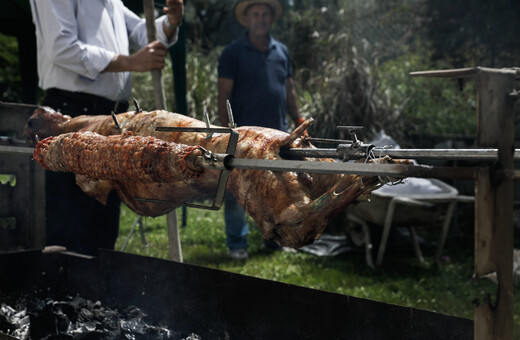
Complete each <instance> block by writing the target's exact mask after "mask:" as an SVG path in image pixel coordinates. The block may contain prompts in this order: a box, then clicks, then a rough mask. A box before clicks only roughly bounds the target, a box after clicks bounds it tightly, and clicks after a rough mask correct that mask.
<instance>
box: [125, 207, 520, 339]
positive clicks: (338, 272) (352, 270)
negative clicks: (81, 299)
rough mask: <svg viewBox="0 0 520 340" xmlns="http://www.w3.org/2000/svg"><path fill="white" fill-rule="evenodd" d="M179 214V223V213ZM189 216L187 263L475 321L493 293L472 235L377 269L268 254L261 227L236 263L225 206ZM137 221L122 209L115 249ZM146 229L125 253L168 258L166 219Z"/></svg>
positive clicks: (518, 327)
mask: <svg viewBox="0 0 520 340" xmlns="http://www.w3.org/2000/svg"><path fill="white" fill-rule="evenodd" d="M177 212H178V215H179V216H178V217H179V221H180V218H181V216H180V215H181V210H180V209H178V210H177ZM187 217H188V219H187V226H186V227H181V228H180V238H181V244H182V253H183V258H184V262H185V263H189V264H195V265H200V266H205V267H210V268H216V269H219V270H224V271H229V272H234V273H239V274H243V275H249V276H254V277H259V278H263V279H268V280H274V281H279V282H284V283H289V284H294V285H298V286H303V287H308V288H314V289H319V290H323V291H328V292H334V293H339V294H345V295H350V296H355V297H360V298H367V299H371V300H376V301H382V302H386V303H391V304H397V305H401V306H409V307H415V308H419V309H425V310H429V311H435V312H439V313H443V314H448V315H453V316H459V317H465V318H469V319H473V303H472V301H473V300H474V299H475V298H482V297H483V296H484V293H485V292H491V293H493V292H494V291H495V287H494V283H492V282H491V281H489V280H485V279H483V280H474V279H472V274H473V257H472V254H473V248H472V246H473V245H472V242H471V240H457V241H456V242H453V241H452V242H448V244H447V246H446V247H445V249H444V252H443V260H442V262H441V263H440V265H438V266H435V265H433V264H432V254H430V253H427V252H425V258H426V261H425V263H423V264H420V263H419V262H418V260H417V259H416V258H415V256H414V255H413V253H412V252H411V249H412V247H411V246H410V252H403V251H400V252H396V251H390V250H389V251H388V252H387V254H386V255H385V261H384V265H383V266H382V267H381V268H378V269H376V270H373V269H370V268H369V267H367V266H366V264H365V260H364V256H363V254H362V253H354V252H350V253H346V254H343V255H340V256H336V257H317V256H314V255H310V254H307V253H304V252H301V251H300V252H298V253H296V254H291V253H285V252H271V251H267V250H265V249H262V248H261V245H262V243H263V242H262V237H261V234H260V231H259V230H258V228H256V227H252V228H250V234H249V239H248V240H249V244H250V247H249V250H248V253H249V255H250V256H249V259H248V260H246V261H233V260H230V259H229V258H228V257H227V247H226V242H225V232H224V229H225V227H224V219H223V212H222V211H207V210H199V209H188V210H187ZM135 218H136V215H135V214H134V213H133V212H131V211H130V210H129V209H128V208H126V207H123V211H122V214H121V229H120V237H119V239H118V241H117V244H116V249H118V250H119V249H120V248H121V245H122V244H123V242H124V240H125V238H126V236H127V234H128V232H129V231H130V228H131V226H132V224H133V222H134V220H135ZM250 222H251V221H250ZM179 223H180V222H179ZM252 224H253V223H252V222H251V223H250V225H252ZM179 225H180V224H179ZM144 233H145V238H146V242H145V243H143V242H142V240H141V237H140V233H139V232H138V231H136V232H135V233H134V234H133V236H132V237H131V239H130V242H129V243H128V246H127V248H126V250H125V251H126V252H130V253H135V254H140V255H146V256H153V257H158V258H163V259H166V258H167V257H168V238H167V233H166V218H165V217H164V216H163V217H158V218H145V219H144ZM514 294H515V300H514V323H515V337H516V338H518V336H519V335H520V289H519V288H515V291H514Z"/></svg>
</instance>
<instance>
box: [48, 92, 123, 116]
mask: <svg viewBox="0 0 520 340" xmlns="http://www.w3.org/2000/svg"><path fill="white" fill-rule="evenodd" d="M46 93H47V95H51V96H57V97H62V98H66V99H69V100H71V101H74V102H76V103H78V104H81V105H84V106H85V107H89V108H91V110H92V112H96V111H98V112H96V113H100V112H104V111H107V110H108V111H110V110H113V111H114V112H115V113H120V112H125V111H126V110H127V109H128V101H113V100H110V99H106V98H103V97H100V96H96V95H94V94H89V93H84V92H72V91H66V90H62V89H57V88H51V89H48V90H47V91H46Z"/></svg>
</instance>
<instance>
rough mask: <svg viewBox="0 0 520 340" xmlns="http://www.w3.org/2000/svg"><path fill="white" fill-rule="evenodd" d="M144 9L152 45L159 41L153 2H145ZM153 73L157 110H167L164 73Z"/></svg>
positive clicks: (149, 40)
mask: <svg viewBox="0 0 520 340" xmlns="http://www.w3.org/2000/svg"><path fill="white" fill-rule="evenodd" d="M143 8H144V16H145V18H146V32H147V34H148V43H151V42H152V41H155V40H157V31H156V30H155V13H154V5H153V0H143ZM151 73H152V82H153V90H154V95H155V106H156V109H159V110H166V100H165V98H164V88H163V85H162V72H161V70H160V69H156V70H152V71H151Z"/></svg>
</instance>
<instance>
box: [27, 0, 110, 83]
mask: <svg viewBox="0 0 520 340" xmlns="http://www.w3.org/2000/svg"><path fill="white" fill-rule="evenodd" d="M32 5H33V11H34V12H36V13H33V17H34V18H37V19H36V20H35V24H36V25H37V30H39V31H40V34H41V37H40V38H41V40H42V46H43V51H41V52H43V53H45V55H46V57H47V58H48V60H50V61H51V62H52V63H54V64H56V65H59V66H60V67H62V68H64V69H66V70H69V71H71V72H74V73H76V74H78V75H80V76H83V77H85V78H88V79H95V78H96V77H97V76H98V75H99V73H100V72H101V71H103V70H104V69H105V68H106V67H107V65H108V64H109V63H110V62H111V61H112V59H113V58H114V56H115V52H113V51H110V50H107V49H104V48H102V47H98V46H95V45H91V44H87V43H84V42H82V41H81V40H80V38H79V37H78V24H77V21H76V15H75V13H76V11H77V8H76V6H77V4H76V3H75V2H73V1H69V0H54V1H34V0H33V1H32Z"/></svg>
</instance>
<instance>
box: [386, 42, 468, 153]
mask: <svg viewBox="0 0 520 340" xmlns="http://www.w3.org/2000/svg"><path fill="white" fill-rule="evenodd" d="M429 68H430V65H429V54H428V53H425V51H422V53H421V54H418V53H406V54H403V55H401V56H400V57H398V58H395V59H392V60H388V61H387V62H385V63H384V64H382V65H381V67H379V69H378V72H379V77H378V79H379V80H380V83H379V86H378V91H383V92H384V95H381V96H380V97H385V98H386V99H387V100H388V102H387V103H386V106H387V107H388V108H389V110H388V114H389V117H388V120H387V123H386V124H385V125H383V127H385V129H386V131H387V133H389V134H390V135H392V136H394V138H396V139H399V140H401V141H402V142H403V143H405V144H406V143H407V142H408V143H410V139H411V138H412V137H414V136H423V137H427V136H432V135H437V136H439V135H443V136H446V137H449V136H454V135H457V136H461V135H462V136H472V135H474V134H475V131H476V120H475V110H476V103H475V100H476V89H475V84H474V82H471V81H470V82H468V83H467V84H464V83H460V82H458V81H457V80H450V79H439V78H424V77H410V76H409V74H410V72H414V71H422V70H427V69H429ZM461 86H462V88H461ZM432 146H433V145H429V147H432Z"/></svg>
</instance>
